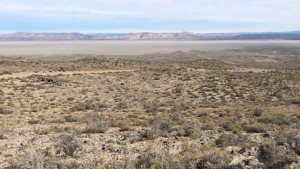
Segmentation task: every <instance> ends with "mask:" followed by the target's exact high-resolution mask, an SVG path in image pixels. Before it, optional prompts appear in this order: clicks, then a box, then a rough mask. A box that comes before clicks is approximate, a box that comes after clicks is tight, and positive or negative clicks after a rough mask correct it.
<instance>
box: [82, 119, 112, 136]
mask: <svg viewBox="0 0 300 169" xmlns="http://www.w3.org/2000/svg"><path fill="white" fill-rule="evenodd" d="M108 127H109V125H108V123H107V122H106V121H98V122H97V121H96V122H93V123H92V124H90V125H88V126H86V127H85V129H83V130H82V133H90V134H95V133H105V132H106V131H107V130H108Z"/></svg>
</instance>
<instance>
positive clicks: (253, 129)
mask: <svg viewBox="0 0 300 169" xmlns="http://www.w3.org/2000/svg"><path fill="white" fill-rule="evenodd" d="M243 129H244V131H246V132H247V133H264V132H266V130H265V128H264V126H263V125H261V124H252V125H245V126H243Z"/></svg>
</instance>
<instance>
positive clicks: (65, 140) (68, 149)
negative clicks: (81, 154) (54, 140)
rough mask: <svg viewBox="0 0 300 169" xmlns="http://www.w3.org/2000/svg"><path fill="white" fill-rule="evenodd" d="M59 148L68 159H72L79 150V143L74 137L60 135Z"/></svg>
mask: <svg viewBox="0 0 300 169" xmlns="http://www.w3.org/2000/svg"><path fill="white" fill-rule="evenodd" d="M60 139H61V141H60V143H59V145H58V146H59V147H61V148H62V150H63V152H64V153H65V154H66V155H67V156H70V157H73V155H74V153H75V151H76V150H77V149H78V148H79V143H78V142H77V141H76V140H75V135H74V134H73V135H62V136H60Z"/></svg>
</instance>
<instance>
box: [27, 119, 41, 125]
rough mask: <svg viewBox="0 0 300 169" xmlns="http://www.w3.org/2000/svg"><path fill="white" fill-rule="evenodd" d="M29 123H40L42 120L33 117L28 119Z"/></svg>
mask: <svg viewBox="0 0 300 169" xmlns="http://www.w3.org/2000/svg"><path fill="white" fill-rule="evenodd" d="M28 123H29V124H38V123H40V120H37V119H31V120H28Z"/></svg>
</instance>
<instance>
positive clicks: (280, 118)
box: [257, 114, 293, 126]
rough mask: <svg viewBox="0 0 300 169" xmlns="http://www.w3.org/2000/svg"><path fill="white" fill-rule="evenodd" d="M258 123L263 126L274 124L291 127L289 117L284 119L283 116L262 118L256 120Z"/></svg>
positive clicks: (291, 121)
mask: <svg viewBox="0 0 300 169" xmlns="http://www.w3.org/2000/svg"><path fill="white" fill-rule="evenodd" d="M257 121H258V122H261V123H264V124H276V125H279V126H281V125H291V124H292V123H293V120H292V119H291V118H290V117H285V116H284V115H280V114H279V115H276V116H273V117H264V118H260V119H258V120H257Z"/></svg>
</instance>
